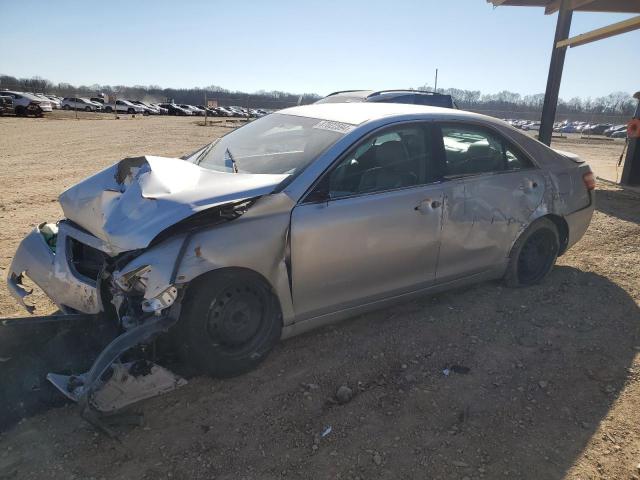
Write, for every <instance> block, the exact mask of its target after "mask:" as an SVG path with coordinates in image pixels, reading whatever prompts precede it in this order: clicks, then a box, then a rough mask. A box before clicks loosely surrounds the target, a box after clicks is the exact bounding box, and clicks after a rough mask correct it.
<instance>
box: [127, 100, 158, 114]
mask: <svg viewBox="0 0 640 480" xmlns="http://www.w3.org/2000/svg"><path fill="white" fill-rule="evenodd" d="M127 102H129V103H132V104H133V105H136V106H138V107H140V108H141V109H142V114H143V115H159V114H160V112H159V111H158V109H157V108H155V107H152V106H150V105H147V104H145V103H143V102H141V101H140V100H127Z"/></svg>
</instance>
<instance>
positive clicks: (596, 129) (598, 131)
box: [582, 123, 613, 135]
mask: <svg viewBox="0 0 640 480" xmlns="http://www.w3.org/2000/svg"><path fill="white" fill-rule="evenodd" d="M612 126H613V125H611V124H610V123H598V124H591V125H588V126H586V127H585V128H583V129H582V134H583V135H584V134H587V135H604V132H605V131H606V130H608V129H610V128H611V127H612Z"/></svg>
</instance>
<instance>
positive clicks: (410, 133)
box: [290, 123, 444, 319]
mask: <svg viewBox="0 0 640 480" xmlns="http://www.w3.org/2000/svg"><path fill="white" fill-rule="evenodd" d="M431 143H432V140H431V137H430V135H429V134H428V127H427V126H426V125H425V124H415V123H412V124H401V125H398V126H394V127H390V128H387V129H384V130H382V131H378V132H376V133H374V134H371V135H369V136H367V137H366V138H365V139H363V140H362V141H361V142H360V143H358V144H357V145H356V146H355V147H353V148H352V149H351V150H350V151H348V152H347V153H346V154H345V155H344V156H343V157H341V158H340V159H338V161H337V162H336V163H334V165H333V166H332V167H331V168H330V169H329V171H328V172H327V173H326V174H325V175H324V176H323V177H322V179H321V180H319V182H318V183H317V184H316V186H315V187H314V188H313V189H312V190H311V191H310V193H309V194H308V195H307V196H306V197H305V198H303V200H302V201H301V203H300V204H299V205H297V206H296V207H295V208H294V209H293V211H292V215H291V239H290V245H291V259H290V260H291V273H292V277H291V278H292V294H293V301H294V308H295V311H296V315H297V316H298V318H300V319H304V318H309V317H313V316H317V315H321V314H323V313H328V312H332V311H338V310H341V309H344V308H349V307H351V306H356V305H359V304H363V303H367V302H370V301H374V300H377V299H381V298H383V297H388V296H393V295H397V294H401V293H404V292H408V291H411V290H416V289H419V288H421V287H425V286H427V285H430V284H431V283H433V281H434V277H435V269H436V264H437V258H438V246H439V240H440V231H441V222H442V202H443V197H444V190H443V188H444V187H443V186H442V184H440V183H435V182H434V179H433V175H432V172H430V171H428V165H429V163H430V157H431V156H432V152H433V150H432V145H431Z"/></svg>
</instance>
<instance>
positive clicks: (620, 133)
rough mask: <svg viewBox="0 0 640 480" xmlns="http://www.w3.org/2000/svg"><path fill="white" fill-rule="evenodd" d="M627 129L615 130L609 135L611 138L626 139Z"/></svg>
mask: <svg viewBox="0 0 640 480" xmlns="http://www.w3.org/2000/svg"><path fill="white" fill-rule="evenodd" d="M627 136H628V135H627V128H626V127H625V128H624V129H623V130H616V131H615V132H613V133H612V134H611V136H610V137H611V138H627Z"/></svg>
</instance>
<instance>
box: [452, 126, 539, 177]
mask: <svg viewBox="0 0 640 480" xmlns="http://www.w3.org/2000/svg"><path fill="white" fill-rule="evenodd" d="M441 131H442V142H443V146H444V165H443V167H444V168H443V170H444V171H443V174H444V176H448V177H459V176H467V175H479V174H483V173H495V172H506V171H514V170H522V169H526V168H532V167H533V165H532V164H531V161H530V160H529V159H528V158H526V157H525V156H524V155H523V154H522V153H521V152H520V151H519V150H517V149H516V148H515V147H513V146H511V145H510V144H509V143H508V142H507V141H506V140H505V139H504V138H502V137H501V136H500V135H498V134H496V133H494V132H491V131H489V130H487V129H484V128H482V127H476V126H473V125H460V124H455V125H442V126H441Z"/></svg>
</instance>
